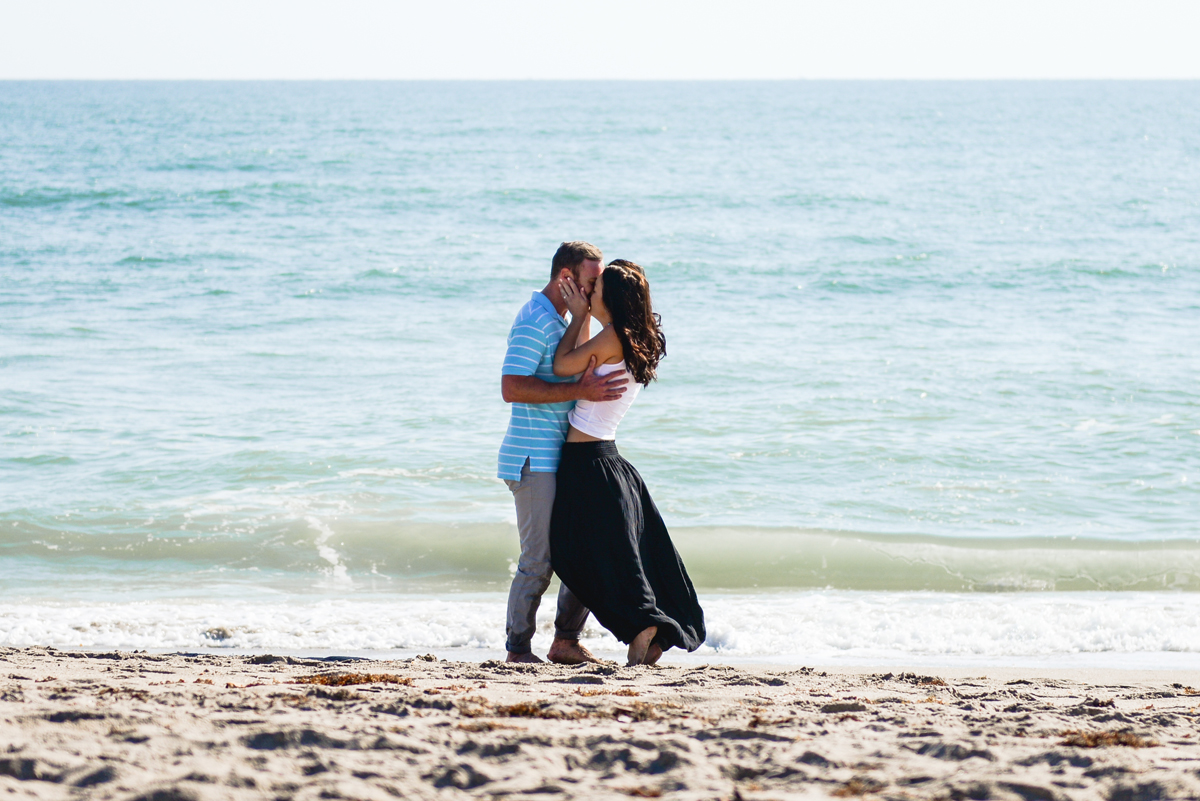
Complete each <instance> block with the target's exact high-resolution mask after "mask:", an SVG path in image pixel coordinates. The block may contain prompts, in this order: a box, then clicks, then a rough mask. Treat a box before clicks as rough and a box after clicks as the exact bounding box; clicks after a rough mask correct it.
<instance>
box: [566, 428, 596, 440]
mask: <svg viewBox="0 0 1200 801" xmlns="http://www.w3.org/2000/svg"><path fill="white" fill-rule="evenodd" d="M599 441H600V438H599V437H593V436H592V435H591V434H585V433H583V432H582V431H580V430H579V429H578V428H576V427H575V426H571V428H570V429H569V430H568V431H567V442H599Z"/></svg>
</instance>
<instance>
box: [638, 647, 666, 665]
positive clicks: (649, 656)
mask: <svg viewBox="0 0 1200 801" xmlns="http://www.w3.org/2000/svg"><path fill="white" fill-rule="evenodd" d="M662 654H663V652H662V648H661V647H660V646H659V644H658V643H656V642H652V643H650V647H649V648H647V649H646V658H645V659H643V660H642V664H643V665H657V664H658V660H659V659H661V658H662Z"/></svg>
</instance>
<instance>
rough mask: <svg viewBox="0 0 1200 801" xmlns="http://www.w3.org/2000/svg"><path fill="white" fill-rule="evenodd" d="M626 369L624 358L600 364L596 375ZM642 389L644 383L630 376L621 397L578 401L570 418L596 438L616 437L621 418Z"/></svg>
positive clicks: (573, 423) (572, 422)
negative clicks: (599, 400) (606, 399)
mask: <svg viewBox="0 0 1200 801" xmlns="http://www.w3.org/2000/svg"><path fill="white" fill-rule="evenodd" d="M624 369H625V360H624V359H622V360H621V361H619V362H617V363H616V364H602V365H600V366H599V367H597V368H596V375H608V374H609V373H613V372H616V371H617V370H624ZM641 390H642V385H641V384H639V383H637V382H636V381H634V380H633V376H629V383H628V384H625V394H624V395H622V396H621V397H620V398H618V399H617V400H613V401H601V402H599V403H597V402H596V401H589V400H581V401H577V402H576V403H575V408H574V409H572V410H571V415H570V417H569V418H568V419H569V420H570V421H571V425H573V426H575V428H577V429H579V430H580V431H582V432H583V433H585V434H590V435H591V436H593V437H595V438H596V439H616V438H617V426H618V425H620V424H621V418H622V417H624V416H625V412H627V411H629V407H630V406H632V405H633V399H634V398H636V397H637V396H638V393H639V392H641Z"/></svg>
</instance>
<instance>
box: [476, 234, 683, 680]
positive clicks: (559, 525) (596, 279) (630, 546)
mask: <svg viewBox="0 0 1200 801" xmlns="http://www.w3.org/2000/svg"><path fill="white" fill-rule="evenodd" d="M568 312H570V322H569V323H568V321H567V313H568ZM593 318H595V319H596V320H597V321H599V322H600V323H601V324H602V325H603V329H602V330H601V331H600V333H599V334H597V335H596V336H595V337H592V336H591V321H592V319H593ZM665 355H666V337H665V336H664V335H663V332H662V326H661V320H660V318H659V315H658V314H656V313H655V312H654V310H653V307H652V305H651V300H650V284H649V282H648V281H647V280H646V274H645V272H644V271H643V270H642V268H641V267H639V266H638V265H637V264H634V263H633V262H631V261H626V260H624V259H616V260H614V261H611V262H609V263H608V265H607V266H605V265H604V264H603V254H602V253H601V251H600V250H599V249H598V248H596V247H595V246H593V245H590V244H588V243H587V242H564V243H563V244H562V245H561V246H559V248H558V251H557V252H556V253H555V254H554V258H553V259H552V260H551V275H550V281H549V283H547V284H546V286H545V287H544V288H542V289H541V290H540V291H538V292H534V293H533V297H532V298H531V299H530V300H529V302H528V303H526V304H525V305H524V306H523V307H521V310H520V311H519V312H518V313H517V317H516V320H515V321H514V322H513V325H512V329H511V330H510V332H509V335H508V350H507V351H506V353H505V356H504V366H503V369H502V371H501V372H502V377H501V394H502V396H503V398H504V400H505V402H506V403H510V404H511V405H512V414H511V417H510V419H509V424H508V431H507V433H506V434H505V436H504V441H503V443H502V444H501V446H500V457H499V470H498V475H499V477H500V478H502V479H504V481H505V483H506V484H508V488H509V489H510V490H511V491H512V494H513V499H514V501H515V503H516V508H517V529H518V531H519V533H520V539H521V557H520V559H519V560H518V562H517V570H516V575H515V576H514V577H513V582H512V587H511V588H510V590H509V595H508V620H507V626H506V635H507V637H506V639H507V643H506V648H507V650H508V661H510V662H540V661H542V660H541V659H540V658H538V657H537V656H535V655H534V654H533V650H532V645H531V642H532V639H533V633H534V630H535V628H536V617H537V609H538V605H539V604H540V603H541V598H542V595H543V594H544V593H545V591H546V589H547V587H549V585H550V579H551V576H552V574H553V573H557V574H558V577H559V579H561V581H562V585H561V587H560V588H559V592H558V611H557V614H556V616H555V619H554V641H553V643H552V644H551V646H550V651H549V654H548V658H549V659H550V661H552V662H558V663H561V664H578V663H580V662H596V661H599V660H597V659H596V657H594V656H593V655H592V654H591V652H589V651H588V650H587V649H586V648H585V647H584V646H583V645H581V644H580V642H579V637H580V634H581V632H582V631H583V627H584V624H585V623H586V621H587V617H588V614H589V612H590V613H591V614H592V615H594V616H595V617H596V620H597V621H599V623H600V625H602V626H604V628H606V629H608V630H609V631H610V632H612V634H613V635H614V636H615V637H616V638H617V639H618V640H620V641H621V642H623V643H625V644H626V645H628V646H629V652H628V664H630V665H641V664H646V665H653V664H654V663H655V662H657V661H658V659H659V657H661V656H662V654H663V652H664V651H666V650H668V649H670V648H683V649H685V650H688V651H694V650H696V649H697V648H699V647H700V645H701V644H703V642H704V638H705V629H704V611H703V610H702V609H701V608H700V603H699V601H698V600H697V598H696V591H695V588H693V586H692V582H691V579H690V578H688V574H687V570H686V569H685V568H684V565H683V560H682V559H680V558H679V553H678V552H677V551H676V550H675V546H674V544H673V543H672V542H671V538H670V535H669V534H668V533H667V528H666V526H665V525H664V524H663V520H662V517H661V515H659V513H658V509H657V508H656V507H655V505H654V500H653V499H652V498H651V497H650V493H649V491H648V490H647V489H646V485H645V483H644V482H643V481H642V477H641V476H640V475H638V472H637V470H636V469H635V468H634V467H633V465H631V464H630V463H629V462H628V461H626V460H625V459H624V458H623V457H622V456H621V455H620V453H618V451H617V445H616V432H617V426H618V425H619V424H620V422H621V419H622V418H623V417H624V416H625V413H626V412H627V411H628V410H629V407H630V406H631V405H632V404H633V401H634V400H635V399H636V398H637V396H638V393H639V392H640V390H641V389H642V387H644V386H647V385H649V383H650V382H651V381H653V380H654V379H655V377H656V369H657V367H658V363H659V361H660V360H661V359H662V358H663V357H664V356H665Z"/></svg>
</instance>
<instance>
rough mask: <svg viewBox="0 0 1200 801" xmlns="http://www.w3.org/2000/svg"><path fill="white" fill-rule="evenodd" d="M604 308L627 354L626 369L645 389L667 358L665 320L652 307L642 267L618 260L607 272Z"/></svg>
mask: <svg viewBox="0 0 1200 801" xmlns="http://www.w3.org/2000/svg"><path fill="white" fill-rule="evenodd" d="M603 286H604V292H603V295H604V305H605V306H606V307H608V312H609V314H611V315H612V326H613V331H615V332H616V334H617V339H618V340H620V342H621V350H622V351H623V352H624V354H625V369H626V370H627V371H629V374H630V375H631V376H633V380H634V381H636V382H638V383H639V384H641V385H643V386H645V385H648V384H649V383H650V382H651V381H653V380H654V379H655V378H657V375H656V372H657V369H658V363H659V362H660V361H662V358H663V357H664V356H666V355H667V337H666V335H664V334H663V332H662V318H660V317H659V316H658V315H657V314H655V312H654V309H653V308H652V307H651V305H650V282H649V281H647V280H646V273H645V271H644V270H642V268H641V267H639V266H638V265H636V264H634V263H633V262H631V261H626V260H625V259H614V260H613V261H611V262H609V263H608V266H607V267H605V268H604V284H603Z"/></svg>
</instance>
